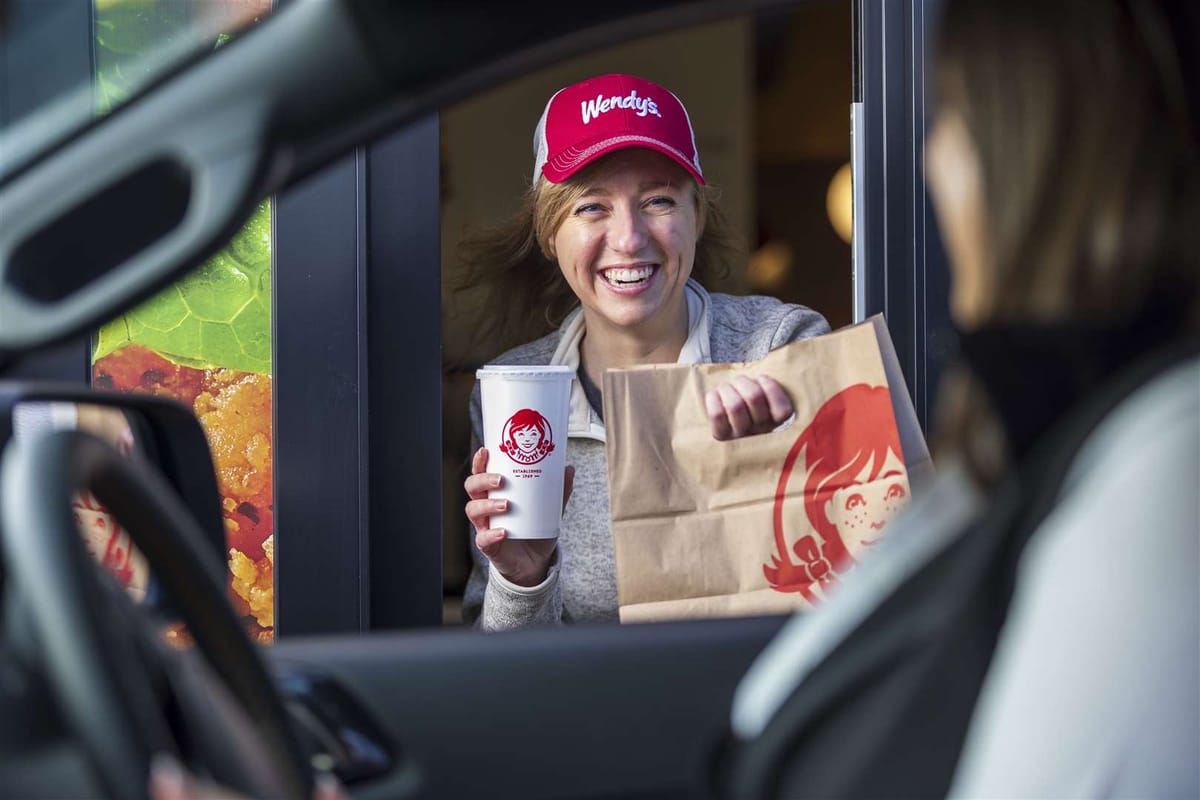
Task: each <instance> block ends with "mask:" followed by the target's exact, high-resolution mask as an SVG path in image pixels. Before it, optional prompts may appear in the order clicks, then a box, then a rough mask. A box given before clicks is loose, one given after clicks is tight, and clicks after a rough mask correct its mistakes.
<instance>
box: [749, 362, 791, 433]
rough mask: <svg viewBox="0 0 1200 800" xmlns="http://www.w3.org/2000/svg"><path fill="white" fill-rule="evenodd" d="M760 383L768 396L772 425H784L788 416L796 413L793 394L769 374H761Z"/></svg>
mask: <svg viewBox="0 0 1200 800" xmlns="http://www.w3.org/2000/svg"><path fill="white" fill-rule="evenodd" d="M758 385H759V386H760V387H762V391H763V394H764V395H765V396H766V398H767V406H768V407H769V408H770V412H769V413H770V419H771V423H772V427H774V426H777V425H782V424H783V423H784V422H786V421H787V419H788V417H790V416H792V414H794V413H796V407H795V406H793V405H792V398H791V396H790V395H788V393H787V389H784V388H783V387H782V386H780V385H779V381H777V380H775V379H774V378H772V377H770V376H769V375H760V376H759V377H758Z"/></svg>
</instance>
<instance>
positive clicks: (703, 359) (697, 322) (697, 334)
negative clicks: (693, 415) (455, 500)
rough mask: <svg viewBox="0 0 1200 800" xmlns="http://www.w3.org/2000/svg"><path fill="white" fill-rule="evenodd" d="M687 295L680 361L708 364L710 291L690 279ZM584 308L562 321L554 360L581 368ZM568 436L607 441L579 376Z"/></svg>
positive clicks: (574, 382)
mask: <svg viewBox="0 0 1200 800" xmlns="http://www.w3.org/2000/svg"><path fill="white" fill-rule="evenodd" d="M684 297H685V298H687V306H688V335H687V339H686V340H685V341H684V343H683V348H682V349H680V351H679V359H678V362H677V363H680V364H707V363H709V362H711V361H712V352H711V351H710V349H709V342H710V339H711V337H710V335H709V333H710V330H711V323H710V319H709V317H710V315H709V306H710V305H711V301H710V300H709V296H708V292H707V291H706V290H705V289H704V287H703V286H701V285H700V284H699V283H697V282H696V281H694V280H692V279H690V278H689V279H688V282H687V284H686V285H685V286H684ZM584 330H585V329H584V321H583V308H577V309H575V310H574V311H572V312H571V313H570V314H569V315H568V316H567V318H566V319H565V320H563V324H562V338H560V339H559V341H558V347H557V348H556V349H555V351H554V355H553V356H551V357H550V364H551V365H555V366H564V367H570V368H571V369H572V370H574V371H575V372H579V345H580V344H581V343H582V342H583V334H584ZM567 435H568V436H584V437H587V438H589V439H596V440H598V441H601V442H602V441H604V422H603V421H602V420H601V419H600V417H599V415H597V414H596V412H594V411H592V407H591V406H590V405H589V404H588V401H587V395H585V394H584V393H583V386H582V385H580V383H579V378H578V376H576V377H575V378H574V380H572V381H571V416H570V420H569V422H568V424H567Z"/></svg>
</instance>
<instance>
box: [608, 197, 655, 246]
mask: <svg viewBox="0 0 1200 800" xmlns="http://www.w3.org/2000/svg"><path fill="white" fill-rule="evenodd" d="M648 239H649V235H648V233H647V230H646V221H645V220H644V219H642V215H641V214H639V213H638V210H637V209H636V208H624V209H618V210H614V212H613V214H612V216H611V217H610V218H609V228H608V246H609V247H610V248H611V249H612V250H613V251H614V252H617V253H621V254H623V255H629V256H635V255H638V253H640V252H641V251H642V249H643V248H644V247H645V246H646V242H647V240H648Z"/></svg>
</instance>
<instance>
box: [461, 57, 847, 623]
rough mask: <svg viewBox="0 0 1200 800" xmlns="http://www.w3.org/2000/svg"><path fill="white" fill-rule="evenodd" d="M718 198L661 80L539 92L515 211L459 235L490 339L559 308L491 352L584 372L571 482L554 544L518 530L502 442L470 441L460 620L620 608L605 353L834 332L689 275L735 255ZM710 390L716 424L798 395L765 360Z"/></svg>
mask: <svg viewBox="0 0 1200 800" xmlns="http://www.w3.org/2000/svg"><path fill="white" fill-rule="evenodd" d="M715 198H716V192H715V190H713V189H712V188H711V187H710V186H709V185H708V184H707V182H706V180H705V177H704V173H703V171H702V168H701V164H700V154H699V153H698V152H697V148H696V138H695V135H694V133H693V131H692V125H691V120H690V118H689V116H688V112H687V109H686V108H684V106H683V103H682V102H681V101H680V100H679V98H678V97H676V96H675V95H674V94H673V93H672V92H670V91H668V90H667V89H665V88H664V87H662V86H659V85H658V84H655V83H652V82H650V81H647V80H644V79H641V78H637V77H634V76H631V75H603V76H600V77H597V78H592V79H590V80H586V81H583V82H581V83H577V84H574V85H572V86H568V87H566V88H564V89H562V90H560V91H559V92H557V93H556V94H555V95H554V96H553V97H551V98H550V100H549V102H548V103H547V104H546V108H545V111H544V112H543V114H542V118H541V120H540V121H539V122H538V124H537V128H536V130H535V132H534V179H533V183H532V186H531V187H530V189H529V191H528V192H527V193H526V197H525V202H524V204H523V206H522V208H521V209H520V211H519V212H518V213H517V215H516V216H515V217H514V218H513V219H512V221H511V222H510V223H509V224H508V225H507V226H506V227H503V228H501V229H499V230H496V231H488V232H485V233H483V234H481V235H479V236H478V237H476V238H474V239H472V240H469V241H468V242H467V243H466V245H465V246H464V248H463V251H464V254H465V257H466V260H467V268H466V270H465V274H466V280H465V281H464V283H465V284H466V285H468V286H472V287H473V286H475V285H478V284H483V285H484V286H485V287H486V288H487V289H490V290H491V291H492V292H493V294H492V295H491V297H492V300H493V302H492V306H493V307H494V308H495V309H497V310H499V311H500V312H501V313H500V314H499V315H498V316H497V317H495V318H494V320H493V324H492V326H491V327H489V326H487V325H486V324H485V325H481V326H480V328H479V331H480V332H481V334H480V335H481V336H487V337H489V338H491V339H492V341H493V342H494V341H495V340H496V339H499V340H502V341H503V340H505V339H507V338H508V334H509V332H510V331H512V330H516V329H519V327H520V325H521V323H523V322H524V321H526V320H528V319H529V318H530V317H533V318H535V319H536V318H542V317H545V319H546V320H547V321H548V322H550V321H551V320H553V324H558V330H556V331H555V332H553V333H551V334H549V335H548V336H545V337H543V338H541V339H538V340H537V341H534V342H531V343H528V344H525V345H522V346H520V347H517V348H515V349H512V350H509V351H508V352H507V353H504V354H503V355H501V356H500V357H499V358H497V359H495V363H501V364H551V365H559V366H569V367H571V369H572V370H573V371H574V372H575V373H576V380H575V381H574V382H573V384H572V389H571V401H570V420H569V425H568V442H567V460H568V463H569V464H571V465H573V467H574V470H575V471H574V480H573V483H572V482H571V481H568V486H572V487H573V488H572V489H570V490H569V500H568V501H567V503H566V506H565V509H564V516H563V523H562V532H561V534H560V537H559V539H558V540H557V542H556V541H554V540H545V541H539V540H521V541H517V540H509V539H508V537H507V532H506V531H505V529H504V528H503V527H502V526H503V516H502V515H503V514H504V512H505V511H507V510H508V506H507V504H506V501H503V500H492V499H490V497H489V492H490V491H491V490H493V489H496V488H499V487H500V486H501V481H502V480H503V479H502V477H501V476H500V475H499V474H498V473H494V472H488V459H489V458H490V457H500V456H501V455H502V454H494V453H488V452H487V451H486V450H483V449H479V450H478V451H477V452H476V453H475V456H474V458H473V460H472V465H471V473H472V474H471V475H470V477H468V478H467V480H466V485H465V488H466V491H467V496H468V498H469V499H468V502H467V504H466V513H467V517H468V519H469V520H470V521H471V525H472V527H473V538H472V545H473V550H472V552H473V554H474V557H475V566H474V569H473V571H472V574H471V578H470V581H469V583H468V585H467V590H466V596H465V599H464V616H465V617H466V618H467V619H468V620H474V621H477V622H478V624H480V625H481V626H482V627H484V628H492V629H494V628H511V627H518V626H521V625H526V624H530V623H545V622H572V621H576V622H577V621H587V620H592V621H601V620H603V621H614V620H616V618H617V591H616V579H615V569H614V564H613V550H612V535H611V532H610V529H609V509H608V486H607V461H606V457H605V452H604V409H603V403H602V398H601V395H600V388H599V387H600V385H601V377H602V376H603V374H604V371H605V370H606V369H610V368H625V367H632V366H636V365H641V364H661V363H676V362H678V363H689V364H695V363H705V362H713V361H717V362H729V361H750V360H755V359H759V358H762V357H763V356H765V355H766V354H767V352H768V351H769V350H771V349H773V348H776V347H779V346H780V345H783V344H786V343H788V342H791V341H794V340H796V339H802V338H806V337H809V336H815V335H818V334H821V333H825V332H827V331H828V330H829V326H828V325H827V324H826V322H825V320H824V318H823V317H822V316H821V315H820V314H818V313H816V312H815V311H812V310H811V309H808V308H805V307H803V306H796V305H786V304H784V303H780V302H779V301H777V300H773V299H769V298H764V297H731V296H728V295H723V294H710V293H709V292H708V291H707V290H705V289H704V287H703V286H702V285H701V284H700V282H698V281H697V280H696V278H697V277H701V276H703V275H704V274H706V273H708V272H711V271H722V270H726V269H728V268H729V267H730V266H731V265H732V264H733V263H734V262H735V260H736V258H737V253H738V248H737V246H736V243H735V239H734V237H733V236H732V235H731V233H730V231H729V228H728V226H727V225H726V223H725V220H724V217H723V215H722V213H721V210H720V208H719V207H718V206H717V204H716V200H715ZM478 392H479V389H478V386H477V387H476V389H475V393H474V394H473V395H472V400H471V421H472V428H473V432H474V439H475V442H476V445H477V444H478V443H479V442H481V441H482V439H483V437H482V435H481V415H480V406H479V394H478ZM706 405H707V409H708V413H709V417H710V419H711V422H712V433H713V436H714V438H716V439H732V438H737V437H740V436H747V435H751V434H755V433H764V432H766V431H769V430H772V429H773V428H774V427H775V426H777V425H778V424H780V423H782V422H783V421H784V420H786V419H787V418H788V417H789V416H790V415H791V413H792V402H791V398H790V397H788V395H787V393H786V392H785V391H784V390H783V389H782V388H781V387H780V386H779V384H778V383H776V382H775V381H774V380H772V379H771V378H769V377H765V376H764V377H762V378H760V379H759V380H758V381H750V380H745V379H743V380H741V381H739V382H736V383H729V384H725V385H722V386H720V387H718V388H717V389H716V390H714V391H713V392H711V393H710V394H709V396H708V397H707V398H706ZM517 444H518V445H519V444H520V440H518V442H517ZM493 523H495V525H494V524H493Z"/></svg>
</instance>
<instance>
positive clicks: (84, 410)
mask: <svg viewBox="0 0 1200 800" xmlns="http://www.w3.org/2000/svg"><path fill="white" fill-rule="evenodd" d="M64 428H69V429H77V430H81V431H86V432H88V433H91V434H93V435H95V436H97V437H98V438H101V439H103V440H105V441H107V442H108V443H109V444H111V445H113V446H114V447H115V448H116V449H117V450H118V452H120V453H122V454H123V455H126V456H127V457H128V458H130V459H131V460H132V461H134V462H136V463H137V465H138V466H139V468H144V469H151V470H155V471H157V472H158V473H159V474H160V475H161V476H162V477H163V478H165V480H166V482H167V483H168V484H169V485H170V486H171V488H173V489H174V490H175V492H176V493H177V494H178V495H179V498H180V499H181V500H182V501H183V504H184V506H185V507H186V508H187V509H188V511H189V512H190V513H191V515H192V517H193V518H194V519H195V521H196V522H197V524H198V526H199V528H200V530H201V532H202V533H203V536H204V541H203V545H204V546H203V553H204V554H205V563H204V564H203V565H202V567H203V568H204V569H205V571H209V572H211V574H213V575H214V576H217V577H219V578H220V579H221V580H222V581H223V580H224V577H223V576H224V573H225V552H226V543H225V525H224V520H223V518H222V515H221V500H220V494H219V492H218V489H217V479H216V474H215V471H214V469H213V462H212V456H211V455H210V453H209V449H208V442H207V440H206V439H205V436H204V431H203V430H202V429H201V427H200V423H199V422H198V421H197V420H196V418H195V417H194V416H193V415H192V414H191V412H189V411H188V410H187V409H186V408H185V407H184V406H182V405H180V404H179V403H176V402H175V401H173V400H168V399H165V398H161V397H154V396H149V395H131V394H110V393H102V392H94V391H92V390H90V389H87V388H84V387H80V386H73V385H55V384H45V383H24V382H4V381H0V447H3V446H6V445H7V444H8V442H9V441H10V439H14V438H15V439H17V440H22V439H25V438H29V437H36V436H39V435H44V434H46V433H51V432H53V431H55V430H61V429H64ZM74 511H75V518H76V522H77V523H78V524H79V526H80V533H81V535H82V536H83V539H84V542H85V544H87V546H88V549H89V551H91V553H92V555H93V556H94V557H96V559H97V560H98V561H100V562H102V563H103V564H104V565H105V566H106V567H108V568H109V571H110V572H111V573H113V574H114V576H115V577H116V579H117V581H118V582H119V583H121V584H122V585H123V586H125V587H126V589H127V590H129V592H130V593H131V594H132V595H133V596H134V597H135V598H137V599H144V600H145V601H146V602H148V603H150V604H153V605H155V606H156V607H160V608H162V610H164V611H167V612H168V613H169V611H170V609H169V608H167V607H166V602H165V598H162V597H159V596H158V592H157V590H156V585H155V582H154V580H153V576H152V575H150V574H149V573H148V571H147V568H146V566H145V560H144V559H142V558H141V556H140V554H138V553H137V552H136V550H135V549H134V548H133V547H132V545H131V543H130V541H129V538H128V536H127V535H123V534H122V532H121V530H120V528H119V526H117V525H116V524H115V523H114V520H113V519H112V517H111V515H109V514H107V513H106V511H105V509H104V508H103V507H102V506H101V505H100V504H99V503H97V502H95V498H92V497H89V495H88V493H81V494H80V496H79V497H78V498H77V500H76V502H75V505H74ZM209 555H211V559H210V558H208V556H209Z"/></svg>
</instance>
